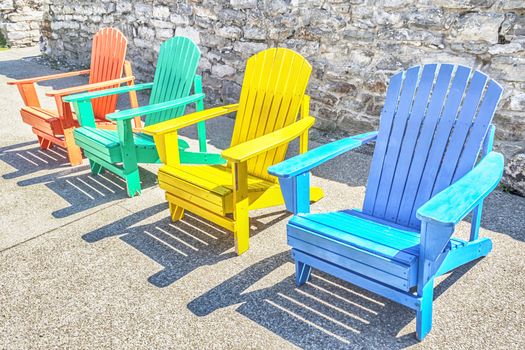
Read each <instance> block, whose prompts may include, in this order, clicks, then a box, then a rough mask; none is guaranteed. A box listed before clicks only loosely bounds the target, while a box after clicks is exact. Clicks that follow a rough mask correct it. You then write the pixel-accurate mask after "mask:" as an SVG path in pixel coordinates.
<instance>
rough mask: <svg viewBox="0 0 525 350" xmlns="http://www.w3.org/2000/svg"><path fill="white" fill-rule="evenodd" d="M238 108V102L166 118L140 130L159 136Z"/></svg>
mask: <svg viewBox="0 0 525 350" xmlns="http://www.w3.org/2000/svg"><path fill="white" fill-rule="evenodd" d="M238 108H239V105H238V104H232V105H226V106H221V107H215V108H210V109H206V110H204V111H199V112H194V113H190V114H187V115H184V116H182V117H178V118H174V119H171V120H167V121H165V122H161V123H157V124H154V125H150V126H147V127H145V128H144V129H142V132H143V133H145V134H148V135H151V136H159V135H163V134H168V133H170V132H174V131H177V130H179V129H182V128H185V127H187V126H190V125H193V124H196V123H198V122H201V121H204V120H208V119H212V118H215V117H218V116H221V115H224V114H228V113H231V112H235V111H236V110H237V109H238Z"/></svg>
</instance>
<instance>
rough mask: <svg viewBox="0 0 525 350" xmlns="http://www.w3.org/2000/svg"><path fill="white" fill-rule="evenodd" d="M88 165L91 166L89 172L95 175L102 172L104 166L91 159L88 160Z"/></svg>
mask: <svg viewBox="0 0 525 350" xmlns="http://www.w3.org/2000/svg"><path fill="white" fill-rule="evenodd" d="M89 166H90V168H91V174H93V175H95V176H96V175H99V174H102V173H103V172H104V168H103V167H102V165H100V164H98V163H97V162H95V161H93V160H91V159H90V160H89Z"/></svg>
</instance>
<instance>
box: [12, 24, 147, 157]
mask: <svg viewBox="0 0 525 350" xmlns="http://www.w3.org/2000/svg"><path fill="white" fill-rule="evenodd" d="M127 44H128V41H127V39H126V38H125V37H124V35H123V34H122V33H121V32H120V31H119V30H118V29H115V28H104V29H101V30H100V31H99V32H98V33H97V34H95V36H94V37H93V46H92V50H91V65H90V68H89V69H86V70H80V71H76V72H68V73H59V74H52V75H47V76H41V77H36V78H28V79H21V80H14V81H10V82H8V84H9V85H16V86H17V87H18V90H19V91H20V95H21V96H22V99H23V100H24V104H25V106H24V107H22V109H21V110H20V114H21V115H22V120H23V121H24V122H25V123H27V124H29V125H30V126H31V127H32V130H33V133H34V134H36V135H37V137H38V141H39V143H40V148H42V149H48V148H51V147H53V145H58V146H60V147H63V148H65V149H66V151H67V153H68V157H69V162H70V164H71V165H72V166H73V165H78V164H80V163H81V162H82V153H81V151H80V148H79V147H78V146H77V145H75V141H74V137H73V129H74V128H75V127H76V126H78V121H77V119H76V116H75V115H74V113H72V111H71V108H70V106H69V104H68V103H66V102H64V101H63V97H65V96H67V95H70V94H74V93H79V92H84V91H94V90H100V89H105V88H113V87H118V86H120V84H122V83H127V84H128V85H133V82H134V77H133V75H132V71H131V64H130V63H129V62H128V61H125V57H126V49H127ZM123 73H124V77H123V76H122V75H123ZM84 74H88V75H89V84H88V85H82V86H75V87H70V88H66V89H61V90H53V91H50V92H48V93H46V95H47V96H50V97H53V98H54V99H55V102H56V107H57V108H56V110H50V109H46V108H43V107H41V105H40V101H39V99H38V96H37V93H36V89H35V83H38V82H41V81H46V80H54V79H62V78H68V77H73V76H77V75H84ZM130 100H131V105H132V107H134V108H135V107H138V103H137V97H136V94H135V92H134V91H132V92H130ZM116 106H117V96H116V95H111V96H107V97H101V98H99V99H97V100H96V101H94V102H93V113H94V115H95V120H96V123H97V126H98V127H102V128H114V124H113V123H112V122H110V121H109V120H106V118H105V116H106V115H107V114H109V113H112V112H114V111H115V109H116ZM135 126H136V127H140V126H141V124H140V118H135Z"/></svg>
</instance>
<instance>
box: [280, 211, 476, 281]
mask: <svg viewBox="0 0 525 350" xmlns="http://www.w3.org/2000/svg"><path fill="white" fill-rule="evenodd" d="M288 243H289V244H290V245H291V246H292V248H293V249H294V250H295V251H298V252H302V253H303V254H307V255H313V256H316V257H317V258H320V259H322V260H325V261H326V262H329V263H332V264H335V265H337V266H339V267H341V268H343V269H346V270H348V271H351V272H352V273H356V274H359V275H364V276H366V277H368V278H371V279H374V280H376V281H378V282H380V283H383V284H386V285H389V286H392V287H395V288H397V289H400V290H403V291H408V290H410V288H411V287H414V286H415V285H416V284H417V269H418V258H419V244H420V235H419V233H418V232H417V231H415V230H413V229H411V228H403V227H400V226H397V227H393V226H392V224H390V226H389V225H388V224H387V223H381V222H378V221H374V219H373V218H372V217H370V218H366V216H365V214H362V213H360V212H358V211H354V210H345V211H339V212H331V213H322V214H299V215H296V216H294V217H293V218H292V219H291V220H290V222H289V224H288ZM465 244H466V242H464V241H462V240H459V239H455V238H453V239H452V240H451V241H450V244H449V247H448V248H449V249H455V248H457V247H460V246H463V245H465ZM312 252H315V253H312Z"/></svg>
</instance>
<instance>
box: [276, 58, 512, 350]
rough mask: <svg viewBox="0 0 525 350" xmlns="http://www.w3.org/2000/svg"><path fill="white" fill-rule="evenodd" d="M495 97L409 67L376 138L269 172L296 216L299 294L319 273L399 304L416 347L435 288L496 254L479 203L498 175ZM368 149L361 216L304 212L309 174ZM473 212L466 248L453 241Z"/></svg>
mask: <svg viewBox="0 0 525 350" xmlns="http://www.w3.org/2000/svg"><path fill="white" fill-rule="evenodd" d="M501 93H502V88H501V87H500V86H499V85H498V84H497V83H496V82H495V81H493V80H490V79H489V78H488V77H487V76H486V75H485V74H483V73H481V72H479V71H475V70H472V69H470V68H467V67H463V66H453V65H449V64H442V65H437V64H428V65H425V66H417V67H413V68H410V69H408V70H407V71H404V72H401V73H398V74H395V75H394V76H393V77H392V78H391V80H390V85H389V87H388V91H387V95H386V100H385V104H384V107H383V110H382V112H381V120H380V126H379V132H370V133H366V134H362V135H359V136H354V137H349V138H346V139H342V140H339V141H336V142H333V143H330V144H327V145H323V146H321V147H319V148H316V149H314V150H312V151H310V152H307V153H305V154H303V155H299V156H297V157H294V158H290V159H288V160H286V161H284V162H282V163H280V164H277V165H275V166H273V167H271V168H269V173H270V174H273V175H276V176H278V177H279V181H280V182H281V188H282V190H283V196H284V197H285V201H286V206H287V209H288V210H290V211H292V212H293V213H294V214H295V215H294V216H293V217H292V219H291V220H290V222H289V223H288V225H287V236H288V244H289V245H291V246H292V255H293V258H294V260H295V268H296V283H297V285H299V286H300V285H302V284H304V283H306V281H307V280H308V278H309V277H310V273H311V270H312V268H316V269H319V270H322V271H325V272H327V273H329V274H332V275H334V276H336V277H338V278H341V279H343V280H346V281H348V282H350V283H353V284H355V285H357V286H359V287H362V288H365V289H367V290H370V291H372V292H374V293H377V294H380V295H382V296H384V297H386V298H389V299H391V300H394V301H396V302H398V303H401V304H403V305H405V306H407V307H409V308H412V309H414V310H415V311H416V336H417V338H418V339H419V340H422V339H423V338H424V337H425V336H426V335H427V334H428V332H429V331H430V329H431V327H432V301H433V289H434V279H435V278H436V277H437V276H439V275H442V274H444V273H446V272H449V271H451V270H452V269H454V268H456V267H458V266H461V265H463V264H465V263H467V262H469V261H472V260H475V259H477V258H479V257H482V256H486V255H487V254H488V253H489V252H490V251H491V249H492V242H491V241H490V239H488V238H478V231H479V226H480V219H481V212H482V205H483V200H484V198H485V197H486V196H487V195H488V194H489V193H490V192H491V191H492V190H493V189H494V188H495V187H496V186H497V184H498V183H499V181H500V179H501V175H502V172H503V157H502V155H501V154H499V153H496V152H493V151H492V141H493V137H494V126H493V125H491V121H492V118H493V116H494V112H495V109H496V106H497V104H498V101H499V99H500V96H501ZM371 141H375V150H374V155H373V159H372V164H371V169H370V173H369V177H368V184H367V189H366V196H365V200H364V204H363V209H362V210H357V209H352V210H343V211H338V212H330V213H320V214H312V213H309V209H310V207H309V206H310V201H309V194H308V191H309V188H310V186H309V181H310V180H309V171H310V170H311V169H313V168H314V167H316V166H318V165H320V164H322V163H324V162H326V161H328V160H330V159H332V158H334V157H336V156H338V155H340V154H342V153H344V152H347V151H350V150H352V149H354V148H356V147H359V146H361V145H363V144H365V143H368V142H371ZM476 163H477V164H476ZM472 211H473V218H472V224H471V232H470V239H469V241H464V240H461V239H458V238H455V237H453V234H454V229H455V225H456V224H457V223H458V222H459V221H461V220H462V219H463V218H464V217H465V216H466V215H467V214H468V213H470V212H472Z"/></svg>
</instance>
